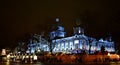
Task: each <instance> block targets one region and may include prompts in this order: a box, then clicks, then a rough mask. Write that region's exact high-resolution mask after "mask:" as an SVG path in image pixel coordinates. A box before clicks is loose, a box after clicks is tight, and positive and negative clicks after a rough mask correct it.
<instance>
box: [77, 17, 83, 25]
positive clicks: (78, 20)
mask: <svg viewBox="0 0 120 65" xmlns="http://www.w3.org/2000/svg"><path fill="white" fill-rule="evenodd" d="M81 23H82V22H81V20H80V19H79V18H77V19H76V25H78V26H79V25H80V24H81Z"/></svg>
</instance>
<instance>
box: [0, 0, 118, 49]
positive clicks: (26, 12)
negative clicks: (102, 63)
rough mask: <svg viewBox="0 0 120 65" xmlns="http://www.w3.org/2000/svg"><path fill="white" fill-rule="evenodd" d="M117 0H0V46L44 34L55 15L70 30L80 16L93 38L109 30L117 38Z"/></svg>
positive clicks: (86, 33)
mask: <svg viewBox="0 0 120 65" xmlns="http://www.w3.org/2000/svg"><path fill="white" fill-rule="evenodd" d="M119 6H120V4H119V1H117V0H38V1H36V0H0V48H4V47H7V46H8V47H9V46H14V45H16V44H17V42H18V41H26V40H27V39H28V38H29V37H30V34H33V33H37V34H40V33H41V32H45V35H48V32H49V31H50V28H51V26H53V25H54V24H55V18H56V17H58V18H59V19H60V23H61V24H62V25H63V26H64V27H65V31H66V32H67V36H70V35H72V34H73V28H72V27H73V26H75V25H76V24H75V22H76V19H78V18H79V19H80V20H81V21H80V23H81V25H82V26H83V27H84V29H85V35H87V36H92V37H94V38H101V37H103V38H104V37H106V35H107V34H111V35H112V37H113V40H114V41H115V42H116V43H117V44H118V43H119V42H120V29H119V28H120V8H119Z"/></svg>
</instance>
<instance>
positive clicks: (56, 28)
mask: <svg viewBox="0 0 120 65" xmlns="http://www.w3.org/2000/svg"><path fill="white" fill-rule="evenodd" d="M55 22H56V23H55V25H53V26H52V30H58V28H59V27H62V28H64V27H63V26H62V25H61V23H60V22H59V18H56V21H55Z"/></svg>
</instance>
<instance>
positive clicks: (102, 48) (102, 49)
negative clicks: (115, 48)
mask: <svg viewBox="0 0 120 65" xmlns="http://www.w3.org/2000/svg"><path fill="white" fill-rule="evenodd" d="M104 52H105V47H104V46H103V45H102V46H101V53H102V54H104Z"/></svg>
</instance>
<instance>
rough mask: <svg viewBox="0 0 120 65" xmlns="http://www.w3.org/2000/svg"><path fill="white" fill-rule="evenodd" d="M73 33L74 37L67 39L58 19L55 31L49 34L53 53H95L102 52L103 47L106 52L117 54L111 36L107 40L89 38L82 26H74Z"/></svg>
mask: <svg viewBox="0 0 120 65" xmlns="http://www.w3.org/2000/svg"><path fill="white" fill-rule="evenodd" d="M73 32H74V34H73V35H72V36H69V37H66V36H65V35H66V32H65V29H64V27H63V26H62V25H61V24H60V23H59V19H58V18H56V24H55V26H54V29H53V30H52V31H51V32H50V34H49V35H50V39H51V40H52V49H53V50H52V52H53V53H57V52H64V53H82V51H85V52H86V53H94V51H100V49H101V46H104V47H105V51H108V52H115V46H114V42H113V41H112V40H111V36H109V37H108V38H107V39H105V40H103V39H102V38H101V39H99V40H97V39H96V38H92V37H88V36H86V35H85V34H84V29H83V28H82V27H81V26H80V25H77V26H74V27H73Z"/></svg>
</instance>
